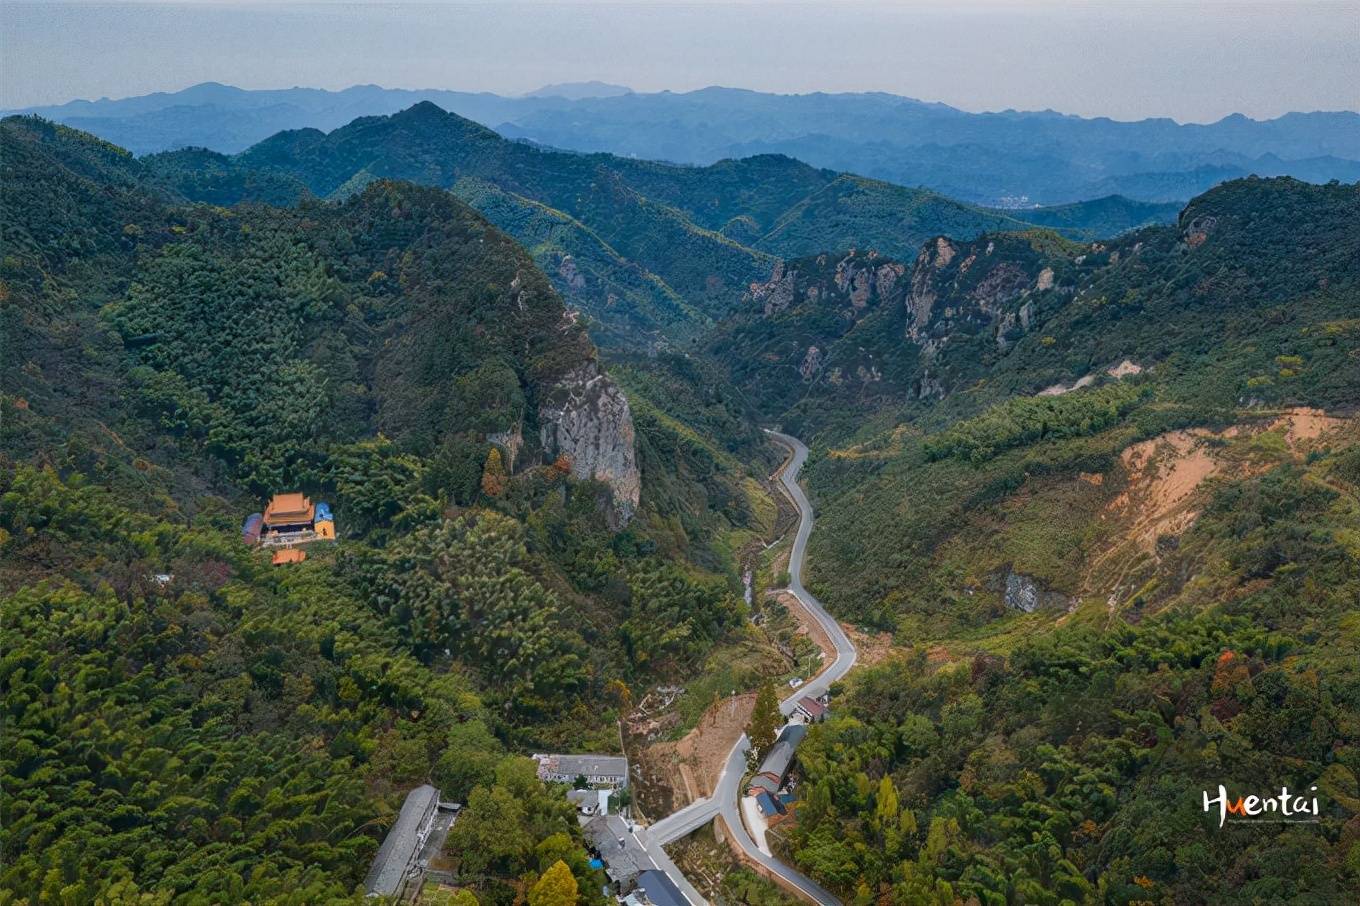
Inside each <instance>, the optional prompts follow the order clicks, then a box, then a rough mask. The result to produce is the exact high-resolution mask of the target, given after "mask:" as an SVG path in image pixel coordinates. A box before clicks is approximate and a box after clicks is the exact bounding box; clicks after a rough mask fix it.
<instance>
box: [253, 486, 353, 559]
mask: <svg viewBox="0 0 1360 906" xmlns="http://www.w3.org/2000/svg"><path fill="white" fill-rule="evenodd" d="M241 540H242V541H244V542H245V543H246V544H249V545H251V546H259V547H265V548H271V547H272V548H279V550H275V551H274V556H273V558H272V560H271V562H272V563H273V564H274V565H275V566H282V565H284V564H288V563H301V562H302V561H304V560H306V559H307V553H306V551H302V550H298V548H297V545H300V544H310V543H312V542H313V541H334V540H335V517H334V516H332V515H331V507H330V504H328V503H326V502H325V501H322V502H320V503H315V504H313V503H312V501H311V500H310V499H308V497H307V496H306V495H305V494H303V493H302V492H300V491H293V492H290V493H286V494H275V495H274V497H273V498H272V499H271V500H270V501H269V505H268V506H266V507H265V508H264V512H263V513H251V514H250V515H249V516H247V517H246V519H245V522H244V523H242V525H241Z"/></svg>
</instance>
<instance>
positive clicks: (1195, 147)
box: [11, 83, 1360, 207]
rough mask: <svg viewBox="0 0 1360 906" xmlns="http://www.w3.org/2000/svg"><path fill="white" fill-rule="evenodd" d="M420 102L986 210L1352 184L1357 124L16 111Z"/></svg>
mask: <svg viewBox="0 0 1360 906" xmlns="http://www.w3.org/2000/svg"><path fill="white" fill-rule="evenodd" d="M420 101H431V102H433V103H435V104H438V105H439V106H440V107H442V108H443V109H445V110H448V111H450V112H453V113H457V114H460V115H462V116H465V117H467V118H469V119H471V120H474V121H476V122H478V123H481V124H483V125H485V126H488V127H490V128H493V129H495V130H497V131H498V132H500V133H501V134H502V135H505V136H506V137H509V138H523V139H526V140H531V141H533V142H536V143H539V144H545V145H550V146H553V147H558V148H564V149H569V150H577V151H590V152H596V151H603V152H610V153H614V154H619V155H624V156H635V157H640V158H647V159H652V160H668V161H673V162H676V163H689V164H698V165H706V164H711V163H714V162H716V161H718V160H721V159H723V158H729V157H747V156H751V155H754V154H765V153H779V154H787V155H790V156H793V157H796V158H798V159H799V160H803V161H806V162H808V163H810V164H812V165H814V166H817V167H827V168H831V169H835V170H841V171H848V172H852V173H857V174H860V175H863V176H869V177H874V178H877V179H882V180H886V181H889V182H895V183H899V184H902V185H908V186H923V187H926V188H930V189H934V190H936V191H939V192H942V193H944V194H946V195H949V196H951V197H954V198H958V199H961V200H964V201H969V202H972V203H976V204H982V205H989V206H999V205H1000V206H1008V207H1028V206H1033V205H1038V204H1062V203H1067V202H1072V201H1083V200H1088V199H1092V198H1098V197H1102V196H1106V195H1113V194H1118V195H1126V196H1128V197H1130V198H1135V199H1138V200H1142V201H1182V202H1183V201H1185V200H1188V199H1189V198H1190V197H1191V196H1193V195H1196V194H1199V193H1200V192H1202V191H1204V190H1205V189H1208V188H1210V187H1211V186H1213V185H1215V184H1217V183H1219V182H1223V181H1225V180H1227V179H1233V178H1238V177H1241V176H1247V175H1251V174H1255V175H1258V176H1285V175H1287V176H1295V177H1297V178H1300V179H1306V180H1309V181H1313V182H1326V181H1328V180H1330V179H1340V180H1342V181H1345V182H1349V181H1354V180H1356V179H1360V114H1357V113H1355V112H1330V113H1326V112H1310V113H1290V114H1286V115H1284V116H1281V117H1278V118H1275V119H1271V120H1265V121H1257V120H1252V119H1249V118H1247V117H1245V116H1241V115H1232V116H1228V117H1225V118H1223V119H1222V120H1219V121H1218V122H1215V123H1209V124H1180V123H1176V122H1174V121H1172V120H1169V119H1147V120H1140V121H1137V122H1117V121H1114V120H1110V119H1106V118H1094V119H1088V118H1083V117H1077V116H1069V115H1063V114H1059V113H1055V112H1053V111H1039V112H1022V111H1013V110H1007V111H1002V112H997V113H970V112H966V111H962V110H958V109H956V108H953V107H950V106H948V105H945V104H939V103H926V102H922V101H917V100H913V99H911V98H906V97H901V96H897V95H891V94H884V93H860V94H823V93H815V94H803V95H782V94H769V93H763V92H756V91H746V90H741V89H733V88H717V87H714V88H705V89H701V90H698V91H690V92H681V93H674V92H668V91H663V92H659V93H636V92H630V91H627V90H626V89H622V88H621V87H620V86H600V85H591V84H589V83H584V84H574V85H567V86H548V87H547V88H545V89H542V90H539V91H536V92H532V93H530V94H529V95H526V96H523V97H504V96H500V95H495V94H490V93H470V92H457V91H445V90H433V89H432V90H407V89H387V88H381V87H378V86H375V85H364V86H355V87H352V88H347V89H344V90H343V91H324V90H320V89H310V88H289V89H278V90H259V91H248V90H243V89H239V88H233V87H230V86H226V85H220V84H216V83H204V84H201V85H195V86H193V87H191V88H186V89H184V90H182V91H179V92H172V93H157V94H151V95H145V96H142V97H134V98H125V99H120V100H110V99H107V98H104V99H100V100H97V101H72V102H70V103H67V104H63V105H58V106H49V107H35V108H30V109H28V110H23V111H11V112H20V113H34V114H38V115H41V116H43V117H46V118H48V119H51V120H54V121H56V122H61V123H65V124H67V125H71V126H74V127H76V128H80V129H84V130H87V131H89V132H91V133H93V134H95V135H99V136H100V137H102V138H105V139H108V140H109V141H112V142H114V143H115V144H118V145H121V146H123V147H127V148H129V149H131V150H133V151H135V152H137V153H150V152H155V151H163V150H173V149H175V148H179V147H187V146H201V147H207V148H211V149H213V150H216V151H220V152H224V153H234V152H237V151H242V150H244V149H245V148H247V147H249V146H250V145H252V144H255V143H256V142H259V141H261V140H263V139H265V138H267V137H268V136H270V135H272V134H273V133H275V132H278V131H280V130H284V129H297V128H304V127H307V128H317V129H322V130H331V129H335V128H337V127H339V126H342V125H344V124H346V123H348V122H350V121H351V120H353V119H355V118H356V117H360V116H370V115H385V114H391V113H395V112H397V111H399V110H402V109H405V108H407V107H410V106H411V105H413V104H415V103H418V102H420Z"/></svg>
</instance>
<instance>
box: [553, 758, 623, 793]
mask: <svg viewBox="0 0 1360 906" xmlns="http://www.w3.org/2000/svg"><path fill="white" fill-rule="evenodd" d="M534 761H536V762H538V779H539V780H542V781H544V782H545V783H575V782H576V779H577V778H578V777H584V778H585V779H586V782H587V783H590V784H594V785H596V786H612V787H621V786H627V785H628V759H627V758H624V757H623V756H622V755H535V756H534Z"/></svg>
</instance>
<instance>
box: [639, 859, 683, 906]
mask: <svg viewBox="0 0 1360 906" xmlns="http://www.w3.org/2000/svg"><path fill="white" fill-rule="evenodd" d="M633 893H634V895H635V896H636V895H637V894H641V897H639V899H640V901H641V902H642V903H644V904H647V906H690V902H689V900H687V899H685V895H684V893H683V892H681V890H680V888H679V887H676V886H675V882H674V881H672V880H671V879H670V876H669V875H667V874H666V873H665V872H664V871H661V870H660V869H656V868H652V869H649V870H647V871H644V872H643V873H642V874H640V875H638V878H637V889H636V890H635V891H634V892H633Z"/></svg>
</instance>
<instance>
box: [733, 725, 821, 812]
mask: <svg viewBox="0 0 1360 906" xmlns="http://www.w3.org/2000/svg"><path fill="white" fill-rule="evenodd" d="M807 729H808V728H807V725H806V724H798V723H792V724H787V725H786V726H785V727H784V729H782V730H780V731H779V736H778V737H776V738H775V741H774V745H772V746H770V751H768V752H766V753H765V757H764V758H763V759H761V761H760V768H759V769H758V770H757V771H756V774H755V776H754V777H752V778H751V783H750V785H749V786H748V788H747V793H748V795H751V796H759V795H760V794H761V793H769V794H770V795H771V796H777V795H778V794H779V790H780V788H781V787H783V786H784V781H785V780H786V779H787V778H788V776H789V768H790V767H792V766H793V756H794V753H795V752H797V751H798V743H800V742H801V741H802V739H803V737H804V736H806V735H807Z"/></svg>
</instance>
